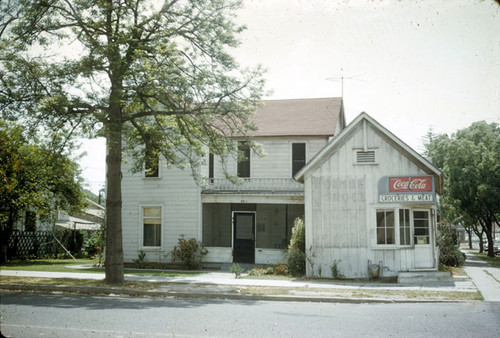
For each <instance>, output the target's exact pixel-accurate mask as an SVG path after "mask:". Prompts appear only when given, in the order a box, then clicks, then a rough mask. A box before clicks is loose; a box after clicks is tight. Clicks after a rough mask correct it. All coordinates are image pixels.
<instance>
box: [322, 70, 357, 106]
mask: <svg viewBox="0 0 500 338" xmlns="http://www.w3.org/2000/svg"><path fill="white" fill-rule="evenodd" d="M360 75H362V74H358V75H355V76H352V77H344V68H340V77H327V78H326V80H327V81H335V82H338V81H340V97H341V98H342V99H344V79H345V80H355V81H363V80H361V79H357V77H359V76H360ZM363 82H365V81H363Z"/></svg>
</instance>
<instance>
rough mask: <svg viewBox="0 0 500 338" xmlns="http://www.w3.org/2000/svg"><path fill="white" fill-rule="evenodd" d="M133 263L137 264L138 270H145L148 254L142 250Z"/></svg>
mask: <svg viewBox="0 0 500 338" xmlns="http://www.w3.org/2000/svg"><path fill="white" fill-rule="evenodd" d="M132 261H133V262H134V263H135V266H136V268H139V269H142V268H144V266H145V263H146V253H145V252H144V251H142V250H141V251H140V252H139V255H137V259H133V260H132Z"/></svg>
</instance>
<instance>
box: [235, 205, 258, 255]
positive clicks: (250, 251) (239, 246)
mask: <svg viewBox="0 0 500 338" xmlns="http://www.w3.org/2000/svg"><path fill="white" fill-rule="evenodd" d="M233 227H234V228H233V235H234V241H233V262H234V263H251V264H253V263H255V212H234V213H233Z"/></svg>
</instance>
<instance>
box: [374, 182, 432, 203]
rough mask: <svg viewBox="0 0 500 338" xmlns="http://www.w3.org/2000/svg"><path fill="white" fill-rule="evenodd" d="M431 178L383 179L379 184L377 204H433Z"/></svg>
mask: <svg viewBox="0 0 500 338" xmlns="http://www.w3.org/2000/svg"><path fill="white" fill-rule="evenodd" d="M434 201H435V190H434V180H433V177H432V176H394V177H391V176H389V177H387V176H386V177H383V178H382V179H381V180H380V182H379V203H419V202H420V203H422V202H434Z"/></svg>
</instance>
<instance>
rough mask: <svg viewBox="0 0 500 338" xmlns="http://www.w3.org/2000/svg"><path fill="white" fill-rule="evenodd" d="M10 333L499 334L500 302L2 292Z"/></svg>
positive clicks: (5, 328) (7, 332) (3, 312)
mask: <svg viewBox="0 0 500 338" xmlns="http://www.w3.org/2000/svg"><path fill="white" fill-rule="evenodd" d="M0 295H1V304H2V305H1V316H2V321H1V330H2V332H3V333H4V334H5V335H8V336H12V337H28V338H29V337H41V336H48V337H174V336H175V337H362V336H370V337H391V336H394V337H401V336H404V337H453V336H459V337H499V336H500V303H498V302H469V303H434V304H422V303H415V304H411V303H410V304H335V303H333V304H332V303H314V302H310V303H303V302H300V303H299V302H268V301H235V300H203V299H163V298H133V297H100V296H86V295H72V294H46V293H21V292H3V293H1V294H0Z"/></svg>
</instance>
